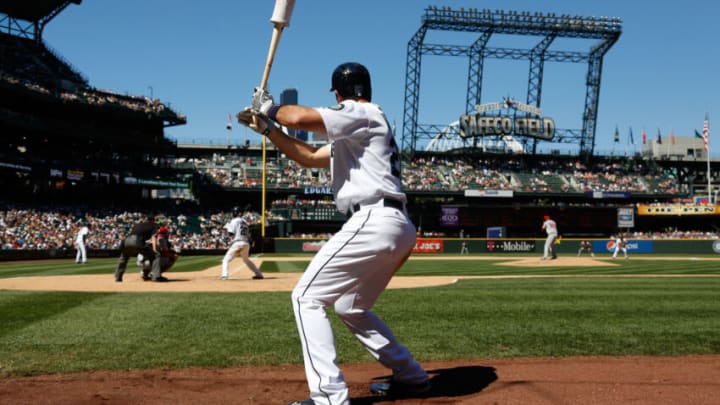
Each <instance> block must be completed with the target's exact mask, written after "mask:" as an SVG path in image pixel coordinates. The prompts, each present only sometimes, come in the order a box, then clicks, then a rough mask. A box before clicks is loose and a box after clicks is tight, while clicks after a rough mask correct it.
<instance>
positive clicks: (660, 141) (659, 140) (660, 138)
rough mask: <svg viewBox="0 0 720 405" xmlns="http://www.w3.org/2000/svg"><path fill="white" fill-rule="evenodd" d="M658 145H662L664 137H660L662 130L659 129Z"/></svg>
mask: <svg viewBox="0 0 720 405" xmlns="http://www.w3.org/2000/svg"><path fill="white" fill-rule="evenodd" d="M657 143H658V145H662V136H660V128H658V139H657Z"/></svg>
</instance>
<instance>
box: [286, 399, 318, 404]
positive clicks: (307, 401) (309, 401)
mask: <svg viewBox="0 0 720 405" xmlns="http://www.w3.org/2000/svg"><path fill="white" fill-rule="evenodd" d="M287 405H315V401H313V400H312V399H306V400H304V401H292V402H288V403H287Z"/></svg>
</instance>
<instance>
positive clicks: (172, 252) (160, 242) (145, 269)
mask: <svg viewBox="0 0 720 405" xmlns="http://www.w3.org/2000/svg"><path fill="white" fill-rule="evenodd" d="M169 236H170V231H169V230H168V229H167V228H166V227H164V226H163V227H160V229H159V230H158V232H157V234H155V235H153V237H152V248H153V252H154V253H155V255H156V256H157V257H158V259H159V261H160V273H164V272H165V271H167V270H168V269H170V268H171V267H172V266H173V265H174V264H175V262H176V261H177V259H178V258H179V257H180V254H179V252H178V251H177V249H173V247H172V244H171V243H170V239H169ZM137 265H138V266H140V267H141V268H142V270H141V273H142V278H143V280H145V281H147V280H150V272H151V271H152V258H145V257H143V254H142V253H139V254H138V256H137Z"/></svg>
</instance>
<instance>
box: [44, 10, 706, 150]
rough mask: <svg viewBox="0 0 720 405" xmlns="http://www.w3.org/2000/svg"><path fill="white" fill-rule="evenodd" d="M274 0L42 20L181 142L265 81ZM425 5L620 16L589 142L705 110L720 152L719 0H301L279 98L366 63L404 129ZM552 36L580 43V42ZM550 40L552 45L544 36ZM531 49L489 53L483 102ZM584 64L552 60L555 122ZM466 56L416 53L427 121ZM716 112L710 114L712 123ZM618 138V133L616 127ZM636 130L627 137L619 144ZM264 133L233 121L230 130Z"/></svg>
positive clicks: (235, 135) (518, 84)
mask: <svg viewBox="0 0 720 405" xmlns="http://www.w3.org/2000/svg"><path fill="white" fill-rule="evenodd" d="M273 6H274V1H273V0H254V1H230V0H207V1H204V2H179V1H176V0H175V1H170V0H125V1H107V0H84V1H83V2H82V3H81V4H80V5H75V4H71V5H70V6H68V8H66V9H65V10H64V11H63V12H62V13H61V14H59V15H58V16H57V17H55V19H54V20H52V21H51V22H50V23H49V24H48V26H47V27H46V29H45V32H44V38H45V41H46V43H48V44H49V45H50V46H51V47H52V48H53V49H54V50H56V51H57V52H58V53H59V54H60V55H62V56H63V57H64V58H65V59H66V60H67V61H69V62H70V63H71V64H72V65H73V66H74V67H75V68H77V69H78V70H79V71H80V72H82V73H83V74H84V75H85V76H86V77H88V78H89V80H90V84H91V85H92V86H94V87H97V88H101V89H107V90H111V91H114V92H119V93H128V94H133V95H148V96H150V95H152V96H154V97H156V98H159V99H160V100H161V101H163V102H164V103H166V104H170V105H171V106H172V107H173V108H175V109H176V110H177V111H179V112H180V113H182V114H185V115H187V117H188V123H187V125H184V126H179V127H171V128H168V129H166V135H167V136H169V137H171V138H174V139H176V140H178V141H179V142H180V143H191V142H194V143H208V142H212V143H215V144H224V143H225V142H226V141H227V139H228V131H227V130H226V124H227V119H228V118H227V116H228V114H229V113H233V114H234V113H235V112H237V111H239V110H241V109H242V108H243V107H245V106H246V105H248V104H249V102H250V98H251V95H252V90H253V87H255V86H257V85H258V84H259V83H260V79H261V76H262V71H263V67H264V62H265V58H266V56H267V51H268V45H269V41H270V36H271V33H272V24H271V23H270V21H269V19H270V15H271V14H272V9H273ZM427 6H438V7H440V6H449V7H452V8H460V7H465V8H478V9H490V10H513V11H530V12H536V11H537V12H542V13H551V12H552V13H556V14H558V15H559V14H571V15H581V16H596V17H599V16H608V17H620V18H621V19H622V25H623V33H622V35H621V36H620V39H619V41H618V42H617V43H616V44H615V45H614V46H613V47H612V48H611V49H610V50H609V52H608V53H607V54H606V55H605V58H604V63H603V70H602V83H601V90H600V98H599V101H600V102H599V112H598V124H597V131H596V146H595V151H596V153H612V152H613V151H615V152H618V151H620V152H622V151H628V150H629V151H639V150H640V147H641V146H640V145H639V144H640V136H641V135H640V134H641V132H642V130H643V129H645V131H646V132H647V134H648V139H655V138H656V137H657V133H658V130H659V131H660V132H661V133H662V136H663V138H666V137H669V135H670V133H671V131H672V132H673V133H674V135H675V136H676V137H680V136H692V135H693V132H694V130H696V129H697V130H701V129H702V124H703V120H704V117H705V113H706V112H708V113H709V114H710V135H711V151H712V156H713V157H716V156H718V155H720V137H719V136H718V134H720V80H718V74H717V71H718V68H719V62H720V40H718V39H720V35H718V32H717V18H718V16H720V3H718V2H715V1H710V0H702V1H689V2H682V3H678V2H675V1H668V0H659V1H653V2H650V1H628V0H605V1H588V0H583V1H581V0H574V1H571V0H564V1H552V0H545V1H538V0H486V1H447V0H446V1H442V2H431V1H410V0H407V1H397V0H396V1H376V0H363V1H337V0H335V1H331V0H297V2H296V5H295V10H294V13H293V16H292V20H291V23H290V26H289V27H288V28H286V29H285V30H284V32H283V35H282V39H281V41H280V45H279V49H278V53H277V55H276V57H275V61H274V65H273V69H272V72H271V75H270V80H269V83H268V89H269V90H270V92H271V93H273V94H274V95H275V96H276V100H277V99H279V94H280V92H281V91H282V90H283V89H286V88H289V87H294V88H296V89H298V92H299V102H300V103H301V104H305V105H310V106H325V105H331V104H333V103H334V98H333V97H332V94H331V93H330V92H329V91H328V90H329V86H330V74H331V72H332V70H333V69H334V68H335V66H337V65H338V64H339V63H341V62H345V61H358V62H360V63H363V64H365V65H366V66H367V67H368V68H369V69H370V71H371V74H372V77H373V99H374V100H373V101H375V102H377V103H378V104H380V105H381V106H382V107H383V109H384V110H385V112H386V114H387V116H388V118H389V120H390V121H391V122H393V123H395V124H396V125H397V127H398V130H397V136H398V137H400V136H401V135H402V124H403V111H404V97H405V67H406V64H407V60H406V55H407V44H408V41H409V39H410V38H411V37H412V35H413V34H414V33H415V32H416V31H417V29H418V28H419V27H420V21H421V17H422V15H423V13H424V10H425V8H426V7H427ZM470 41H471V40H470V39H468V37H467V36H463V35H458V34H447V33H442V32H438V31H431V33H430V34H428V36H427V37H426V43H439V44H453V45H466V44H468V43H469V42H470ZM566 41H567V42H559V43H556V44H557V45H554V46H557V47H560V48H562V49H564V50H567V49H574V50H581V51H586V50H588V49H589V47H590V46H591V45H592V44H593V42H592V41H588V40H566ZM535 42H536V39H535V38H525V37H509V36H504V37H494V38H493V40H491V42H490V46H504V47H528V46H531V44H534V43H535ZM551 49H557V48H551ZM527 66H528V65H527V61H510V60H497V59H488V60H486V63H485V69H484V81H483V94H482V100H483V102H490V101H500V100H501V99H502V98H503V97H505V96H511V97H513V98H516V99H518V100H519V101H524V100H525V97H526V93H527V72H528V67H527ZM586 71H587V65H586V64H575V63H547V64H546V66H545V74H544V82H543V102H542V107H543V115H545V116H550V117H553V118H554V119H555V123H556V126H557V127H558V128H581V127H582V110H583V106H584V100H585V82H584V78H585V73H586ZM466 79H467V60H466V59H465V58H460V57H434V56H425V57H424V58H423V70H422V77H421V86H420V105H419V108H420V111H419V114H418V118H419V121H420V123H423V124H443V123H450V122H452V121H454V120H457V118H458V116H459V115H460V114H462V113H463V112H464V104H465V89H466ZM715 123H717V124H715ZM616 127H618V128H619V131H620V138H621V141H620V143H618V144H615V143H614V142H613V136H614V133H615V128H616ZM630 128H632V131H633V137H634V139H635V145H629V144H628V137H629V136H628V134H629V131H630ZM246 139H249V140H250V141H251V142H252V143H257V142H259V139H260V138H259V137H258V136H257V135H255V134H254V133H252V132H250V131H249V130H247V129H245V128H242V127H240V126H239V125H238V124H237V123H233V129H232V132H231V133H230V142H231V143H234V144H237V143H242V142H244V141H245V140H246Z"/></svg>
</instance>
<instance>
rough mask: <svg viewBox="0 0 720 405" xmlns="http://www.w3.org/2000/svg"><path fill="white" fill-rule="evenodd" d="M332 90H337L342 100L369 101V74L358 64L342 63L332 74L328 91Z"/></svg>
mask: <svg viewBox="0 0 720 405" xmlns="http://www.w3.org/2000/svg"><path fill="white" fill-rule="evenodd" d="M333 90H337V92H338V93H339V94H340V96H342V97H343V98H363V99H365V100H367V101H370V100H371V99H372V87H371V86H370V72H368V70H367V69H366V68H365V66H363V65H361V64H359V63H355V62H346V63H343V64H341V65H340V66H338V67H336V68H335V71H334V72H333V75H332V88H331V89H330V91H333Z"/></svg>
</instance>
